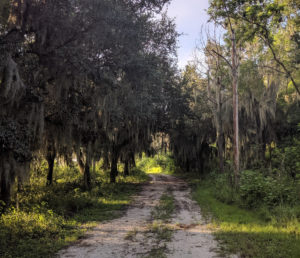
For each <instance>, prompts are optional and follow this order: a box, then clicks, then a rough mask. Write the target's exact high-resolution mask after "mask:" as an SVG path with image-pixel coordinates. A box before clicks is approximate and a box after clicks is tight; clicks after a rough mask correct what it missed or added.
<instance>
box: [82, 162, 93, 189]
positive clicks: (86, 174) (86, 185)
mask: <svg viewBox="0 0 300 258" xmlns="http://www.w3.org/2000/svg"><path fill="white" fill-rule="evenodd" d="M83 180H84V188H85V190H90V189H91V173H90V165H89V163H88V162H85V166H84V174H83Z"/></svg>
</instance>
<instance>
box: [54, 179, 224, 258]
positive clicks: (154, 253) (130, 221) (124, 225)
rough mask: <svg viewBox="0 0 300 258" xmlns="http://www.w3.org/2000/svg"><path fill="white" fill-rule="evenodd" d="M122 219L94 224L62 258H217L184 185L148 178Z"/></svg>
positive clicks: (197, 209) (182, 183)
mask: <svg viewBox="0 0 300 258" xmlns="http://www.w3.org/2000/svg"><path fill="white" fill-rule="evenodd" d="M150 176H151V181H150V182H149V183H148V184H145V185H144V186H143V189H142V191H141V192H140V193H139V194H138V195H137V196H134V199H133V202H132V205H130V206H129V208H128V210H127V212H126V214H125V215H124V216H123V217H121V218H118V219H114V220H110V221H107V222H104V223H101V224H99V225H98V226H96V227H95V228H94V229H92V230H91V231H89V232H88V233H87V234H86V235H85V236H84V238H83V239H81V240H79V241H78V242H77V243H76V244H75V245H73V246H70V247H68V248H66V249H63V250H61V251H60V252H59V253H58V256H59V257H61V258H64V257H101V258H105V257H109V258H111V257H118V258H119V257H156V258H159V257H174V258H176V257H178V258H179V257H180V258H181V257H190V258H192V257H197V258H198V257H205V258H208V257H218V244H217V242H216V241H215V240H214V238H213V235H212V232H211V231H210V230H209V229H208V227H207V226H206V222H205V220H204V219H203V218H202V216H201V211H200V208H199V206H198V204H197V203H196V202H195V201H193V200H192V199H191V190H190V188H189V187H188V185H187V183H186V182H184V181H183V180H181V179H178V178H176V177H174V176H170V175H162V174H156V175H155V174H153V175H150Z"/></svg>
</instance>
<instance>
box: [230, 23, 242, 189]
mask: <svg viewBox="0 0 300 258" xmlns="http://www.w3.org/2000/svg"><path fill="white" fill-rule="evenodd" d="M231 43H232V53H231V58H232V67H231V70H232V91H233V132H234V135H233V152H234V184H235V186H237V185H238V183H239V169H240V164H239V161H240V151H239V112H238V110H239V103H238V60H237V59H238V56H237V49H236V38H235V31H234V30H233V29H232V35H231Z"/></svg>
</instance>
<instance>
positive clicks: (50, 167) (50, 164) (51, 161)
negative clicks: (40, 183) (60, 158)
mask: <svg viewBox="0 0 300 258" xmlns="http://www.w3.org/2000/svg"><path fill="white" fill-rule="evenodd" d="M46 159H47V162H48V175H47V185H52V182H53V168H54V161H55V153H54V154H53V153H52V154H48V155H47V157H46Z"/></svg>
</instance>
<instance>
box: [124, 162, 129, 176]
mask: <svg viewBox="0 0 300 258" xmlns="http://www.w3.org/2000/svg"><path fill="white" fill-rule="evenodd" d="M124 176H129V166H128V159H126V160H125V162H124Z"/></svg>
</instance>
